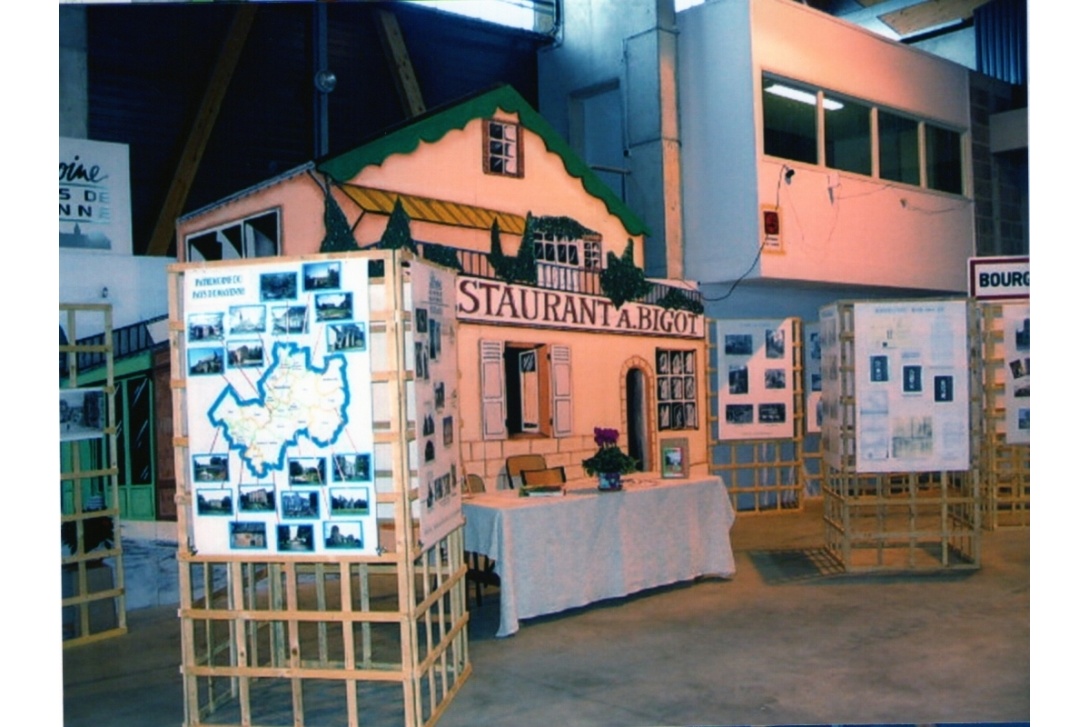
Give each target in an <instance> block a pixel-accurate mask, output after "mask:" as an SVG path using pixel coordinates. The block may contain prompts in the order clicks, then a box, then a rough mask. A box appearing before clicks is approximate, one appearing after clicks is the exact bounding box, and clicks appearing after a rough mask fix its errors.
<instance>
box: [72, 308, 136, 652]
mask: <svg viewBox="0 0 1090 727" xmlns="http://www.w3.org/2000/svg"><path fill="white" fill-rule="evenodd" d="M60 310H61V313H62V314H64V316H65V319H66V323H65V326H64V330H65V331H66V336H67V339H68V341H69V342H68V343H62V344H61V346H60V355H61V363H62V371H61V402H62V406H61V411H62V416H61V418H62V421H61V473H60V479H61V536H62V537H61V540H62V545H63V544H65V543H67V545H68V554H67V555H63V556H62V557H61V576H62V584H63V591H62V599H63V600H62V601H61V608H62V614H63V625H64V632H63V634H64V636H63V643H64V646H65V648H67V647H70V646H77V645H80V644H86V643H90V642H93V641H99V640H101V639H105V638H110V637H113V636H120V635H121V634H124V633H126V632H127V630H128V629H127V626H126V620H125V575H124V569H123V567H122V558H121V522H120V519H119V518H120V512H121V510H120V505H119V503H118V491H117V426H116V419H115V411H114V356H113V350H114V349H113V312H112V308H111V306H110V305H109V304H68V303H62V304H61V306H60ZM88 318H90V319H91V321H88V320H87V319H88ZM80 330H91V331H95V332H96V333H95V334H94V335H89V336H84V337H82V338H81V337H80V336H79V332H80ZM99 331H101V332H102V333H101V335H98V334H97V332H99ZM102 367H104V376H102V378H103V380H104V381H105V384H104V385H102V386H95V387H93V388H92V389H88V390H87V391H89V392H93V390H100V391H101V393H102V404H103V405H104V409H105V410H104V411H99V410H98V405H93V407H92V408H93V409H94V410H95V411H96V412H97V414H96V416H97V417H99V418H100V419H101V421H100V422H98V423H94V422H92V424H94V426H96V427H97V426H98V425H99V424H101V425H102V427H101V430H100V431H98V432H86V433H85V434H79V433H78V431H74V430H78V429H80V428H81V427H83V425H85V424H87V423H88V419H90V418H92V417H88V416H86V414H87V412H86V411H84V412H83V413H72V414H71V415H69V414H68V412H67V411H66V410H69V409H70V407H69V404H68V402H67V400H66V394H65V391H66V390H72V389H80V387H81V385H82V379H83V378H84V377H85V375H86V373H87V372H88V370H89V369H94V370H95V372H96V374H102V373H103V368H102ZM73 393H74V392H70V393H69V394H68V395H67V396H72V395H73ZM82 396H84V395H82V394H77V395H76V399H79V398H80V397H82ZM86 396H90V397H91V398H90V399H88V400H87V402H88V404H91V402H93V401H96V400H97V395H95V394H94V393H90V394H88V395H86ZM74 401H75V400H74ZM85 407H86V405H85ZM72 436H77V437H78V438H71V439H68V438H66V437H72ZM100 546H101V547H100Z"/></svg>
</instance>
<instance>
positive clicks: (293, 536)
mask: <svg viewBox="0 0 1090 727" xmlns="http://www.w3.org/2000/svg"><path fill="white" fill-rule="evenodd" d="M276 549H277V550H279V551H281V552H291V553H312V552H314V526H313V525H277V526H276Z"/></svg>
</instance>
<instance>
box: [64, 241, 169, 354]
mask: <svg viewBox="0 0 1090 727" xmlns="http://www.w3.org/2000/svg"><path fill="white" fill-rule="evenodd" d="M173 262H176V261H175V260H174V259H173V258H167V257H146V256H139V255H133V256H125V255H114V254H110V253H103V252H93V251H84V250H61V252H60V302H61V303H109V304H111V305H112V306H113V313H112V315H113V327H114V328H120V327H122V326H127V325H129V324H131V323H138V322H140V321H143V320H147V319H149V318H155V317H156V316H161V315H163V314H165V313H167V311H168V307H169V306H168V302H167V266H168V265H170V264H171V263H173ZM103 291H105V293H106V294H105V296H104V295H103ZM61 323H62V324H63V323H64V316H61ZM78 324H79V325H80V326H82V325H83V323H82V320H80V321H78ZM100 332H101V330H97V331H96V330H91V329H90V328H89V329H88V330H83V328H80V330H79V331H77V335H78V337H80V338H83V337H84V336H88V335H92V334H95V333H100Z"/></svg>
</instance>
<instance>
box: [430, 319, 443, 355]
mask: <svg viewBox="0 0 1090 727" xmlns="http://www.w3.org/2000/svg"><path fill="white" fill-rule="evenodd" d="M442 353H443V329H442V324H441V322H440V321H437V320H435V319H434V318H431V319H429V320H428V355H429V357H430V358H431V360H432V361H434V360H435V359H437V358H439V357H440V356H441V355H442Z"/></svg>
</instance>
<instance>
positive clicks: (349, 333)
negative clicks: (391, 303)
mask: <svg viewBox="0 0 1090 727" xmlns="http://www.w3.org/2000/svg"><path fill="white" fill-rule="evenodd" d="M325 337H326V339H325V345H326V349H327V350H328V351H332V352H341V351H343V352H346V353H347V352H351V351H366V350H367V331H366V330H365V328H364V327H363V326H362V325H360V324H359V323H332V324H330V325H328V326H326V329H325Z"/></svg>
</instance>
